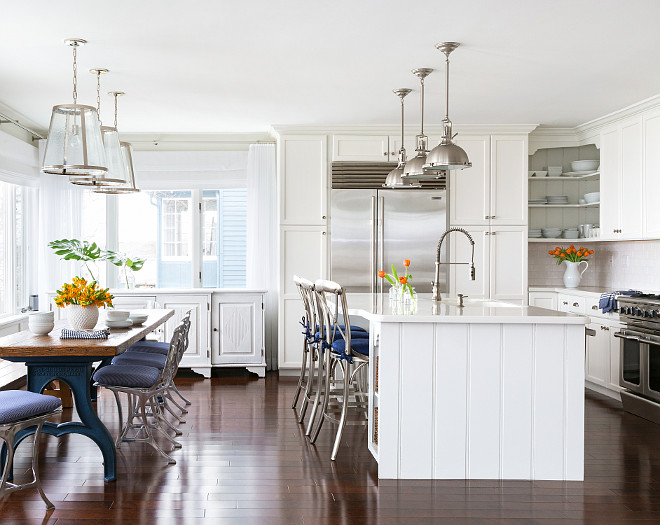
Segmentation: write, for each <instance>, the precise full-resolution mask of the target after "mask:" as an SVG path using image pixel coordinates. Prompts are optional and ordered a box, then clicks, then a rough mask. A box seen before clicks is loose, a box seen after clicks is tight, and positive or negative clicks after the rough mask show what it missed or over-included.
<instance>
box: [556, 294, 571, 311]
mask: <svg viewBox="0 0 660 525" xmlns="http://www.w3.org/2000/svg"><path fill="white" fill-rule="evenodd" d="M570 304H571V296H570V295H566V294H563V293H560V294H559V296H558V297H557V310H559V311H560V312H568V307H569V306H570Z"/></svg>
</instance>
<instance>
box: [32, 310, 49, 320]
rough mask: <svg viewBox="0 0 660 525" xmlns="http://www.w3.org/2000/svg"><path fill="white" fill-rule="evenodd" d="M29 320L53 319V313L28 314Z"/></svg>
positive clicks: (37, 312)
mask: <svg viewBox="0 0 660 525" xmlns="http://www.w3.org/2000/svg"><path fill="white" fill-rule="evenodd" d="M28 315H29V316H30V317H29V319H55V312H39V311H36V312H29V313H28Z"/></svg>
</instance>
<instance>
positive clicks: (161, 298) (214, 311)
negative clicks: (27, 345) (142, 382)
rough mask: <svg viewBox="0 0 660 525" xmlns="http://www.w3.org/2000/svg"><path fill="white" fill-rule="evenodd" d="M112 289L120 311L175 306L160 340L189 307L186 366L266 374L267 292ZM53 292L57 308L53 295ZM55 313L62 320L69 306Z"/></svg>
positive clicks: (198, 369) (159, 333) (203, 370)
mask: <svg viewBox="0 0 660 525" xmlns="http://www.w3.org/2000/svg"><path fill="white" fill-rule="evenodd" d="M111 293H112V294H113V295H114V296H115V297H114V299H113V305H114V307H115V308H118V309H124V310H144V309H150V308H168V309H172V310H174V315H173V316H172V317H170V319H168V320H167V321H166V322H165V324H163V325H161V326H160V327H159V328H157V329H156V330H155V331H154V334H153V335H152V336H151V337H152V338H154V337H155V338H156V339H158V340H159V341H169V340H170V339H171V337H172V332H173V330H174V328H175V327H176V326H177V324H179V322H180V321H181V319H183V316H184V315H185V314H186V312H187V311H189V310H190V320H191V327H190V332H189V334H188V348H187V349H186V352H185V353H184V355H183V359H182V360H181V363H180V367H181V368H191V369H192V370H194V371H195V372H197V373H200V374H202V375H204V377H211V369H212V368H213V367H217V366H231V367H238V366H240V367H246V368H247V369H248V370H250V371H252V372H255V373H257V374H259V375H260V376H261V377H263V376H264V375H265V372H266V360H265V356H264V354H265V352H264V306H263V305H264V300H263V296H264V292H263V291H261V290H228V291H220V290H202V289H200V290H181V291H177V290H167V292H161V291H159V290H158V289H154V292H153V293H149V294H147V293H145V294H142V293H140V292H139V291H137V292H136V291H122V290H116V291H114V290H113V291H112V292H111ZM49 296H50V299H51V302H50V304H51V309H52V308H53V307H54V305H53V303H52V298H53V297H54V294H49ZM56 312H57V313H56V316H57V317H58V318H64V317H65V311H64V309H62V308H56ZM101 318H103V314H101ZM211 328H213V331H212V330H211Z"/></svg>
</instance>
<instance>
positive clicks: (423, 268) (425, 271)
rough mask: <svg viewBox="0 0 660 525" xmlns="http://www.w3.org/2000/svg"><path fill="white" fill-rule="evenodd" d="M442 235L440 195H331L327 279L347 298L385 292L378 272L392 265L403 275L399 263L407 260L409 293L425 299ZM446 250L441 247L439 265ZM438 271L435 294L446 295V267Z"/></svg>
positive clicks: (443, 200) (431, 192) (444, 201)
mask: <svg viewBox="0 0 660 525" xmlns="http://www.w3.org/2000/svg"><path fill="white" fill-rule="evenodd" d="M446 229H447V192H446V191H445V190H440V189H437V190H436V189H419V190H387V189H382V190H381V189H333V190H332V194H331V215H330V250H331V251H330V260H331V279H332V280H333V281H337V282H338V283H340V284H342V285H343V286H344V287H346V289H347V291H349V292H357V293H359V292H376V291H378V292H381V291H383V290H384V291H385V292H387V290H388V289H389V283H387V282H386V283H383V279H380V278H379V277H378V276H377V272H378V270H385V271H386V272H387V273H391V271H392V264H394V265H395V266H396V268H397V271H398V272H400V273H403V270H404V267H403V260H404V259H410V261H411V265H410V269H409V271H410V273H411V274H412V276H413V280H412V284H413V287H414V288H415V291H417V292H418V293H430V292H431V281H432V280H433V274H434V271H435V258H436V249H437V245H438V241H439V240H440V237H441V236H442V234H443V232H444V231H445V230H446ZM448 244H449V243H447V242H445V243H443V247H442V251H443V253H442V254H441V260H442V262H445V261H446V260H447V250H448V246H447V245H448ZM440 268H441V274H440V282H441V288H440V289H441V291H443V292H445V293H446V292H447V289H448V285H447V283H448V280H447V273H448V272H447V271H446V268H448V267H447V266H445V265H442V266H440ZM383 284H384V285H385V287H384V288H383Z"/></svg>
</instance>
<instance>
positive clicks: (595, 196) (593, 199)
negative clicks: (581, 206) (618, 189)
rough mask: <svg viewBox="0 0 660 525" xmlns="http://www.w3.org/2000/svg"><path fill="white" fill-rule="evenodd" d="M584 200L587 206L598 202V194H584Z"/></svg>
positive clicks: (597, 192)
mask: <svg viewBox="0 0 660 525" xmlns="http://www.w3.org/2000/svg"><path fill="white" fill-rule="evenodd" d="M584 200H585V201H587V204H591V203H592V202H600V192H599V191H594V192H592V193H585V194H584Z"/></svg>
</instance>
